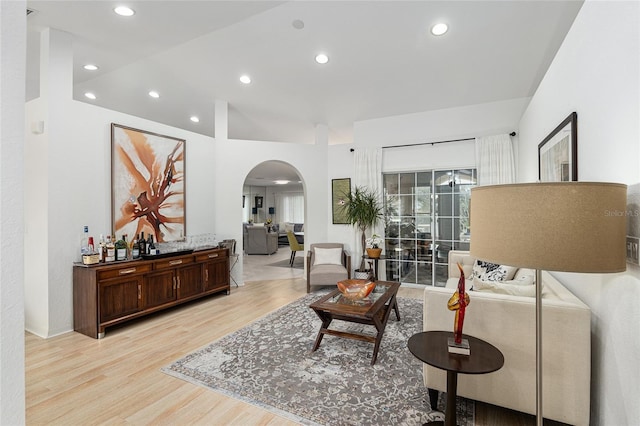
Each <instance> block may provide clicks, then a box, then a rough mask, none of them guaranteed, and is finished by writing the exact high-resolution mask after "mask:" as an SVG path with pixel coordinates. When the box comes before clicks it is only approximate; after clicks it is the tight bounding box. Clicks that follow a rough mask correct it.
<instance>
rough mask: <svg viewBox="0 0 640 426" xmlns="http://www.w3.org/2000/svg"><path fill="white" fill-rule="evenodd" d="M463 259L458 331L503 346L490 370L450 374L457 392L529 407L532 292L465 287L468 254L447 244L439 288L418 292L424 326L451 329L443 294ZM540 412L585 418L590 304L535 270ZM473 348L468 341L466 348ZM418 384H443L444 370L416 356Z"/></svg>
mask: <svg viewBox="0 0 640 426" xmlns="http://www.w3.org/2000/svg"><path fill="white" fill-rule="evenodd" d="M458 262H459V263H460V264H461V265H463V269H464V272H465V276H466V277H468V279H467V285H466V289H467V292H468V293H469V296H470V298H471V303H470V304H469V306H468V307H467V309H466V313H465V320H464V328H463V333H464V334H469V335H471V336H474V337H478V338H480V339H483V340H486V341H487V342H489V343H491V344H492V345H494V346H496V347H497V348H498V349H500V351H502V353H503V354H504V360H505V361H504V366H503V367H502V368H501V369H500V370H498V371H496V372H494V373H490V374H482V375H466V374H460V375H459V376H458V395H459V396H463V397H466V398H470V399H474V400H477V401H483V402H487V403H489V404H494V405H498V406H501V407H506V408H510V409H513V410H517V411H521V412H525V413H530V414H535V412H536V359H535V358H536V356H535V354H536V350H535V347H536V342H535V321H536V318H535V317H536V315H535V297H526V296H512V295H506V294H496V293H490V292H485V291H472V290H470V288H471V286H472V281H471V279H470V278H471V277H472V270H473V264H474V263H475V259H474V258H472V257H471V256H470V254H469V252H463V251H450V252H449V279H448V281H447V284H446V288H442V287H432V286H428V287H426V288H425V292H424V331H430V330H453V321H454V313H453V312H451V311H449V310H448V309H447V301H448V300H449V297H451V295H452V294H453V292H454V291H455V289H456V288H457V285H458V279H459V276H460V273H459V271H458V268H457V266H456V263H458ZM542 282H543V287H542V300H543V302H542V335H543V340H542V350H543V387H542V389H543V413H544V417H545V418H548V419H553V420H557V421H560V422H564V423H569V424H574V425H588V424H589V410H590V385H591V383H590V377H591V331H590V330H591V329H590V322H591V311H590V309H589V307H588V306H586V305H585V304H584V303H582V302H581V301H580V300H579V299H578V298H577V297H575V296H574V295H573V294H572V293H570V292H569V291H568V290H567V289H566V288H565V287H563V286H562V285H561V284H560V283H559V282H558V281H557V280H556V279H554V278H553V277H552V276H551V275H550V274H548V273H546V272H543V274H542ZM471 350H472V351H473V348H472V349H471ZM423 373H424V384H425V386H426V387H428V388H430V389H435V390H438V391H441V392H446V384H447V380H446V372H445V371H443V370H439V369H437V368H434V367H431V366H428V365H426V364H424V371H423Z"/></svg>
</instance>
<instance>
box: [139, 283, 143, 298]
mask: <svg viewBox="0 0 640 426" xmlns="http://www.w3.org/2000/svg"><path fill="white" fill-rule="evenodd" d="M140 299H142V286H141V285H140V284H138V300H140Z"/></svg>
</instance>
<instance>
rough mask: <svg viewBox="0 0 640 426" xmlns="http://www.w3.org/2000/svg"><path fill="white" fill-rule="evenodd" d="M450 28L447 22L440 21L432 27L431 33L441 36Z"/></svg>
mask: <svg viewBox="0 0 640 426" xmlns="http://www.w3.org/2000/svg"><path fill="white" fill-rule="evenodd" d="M448 30H449V26H448V25H447V24H443V23H439V24H435V25H434V26H433V27H431V34H433V35H435V36H440V35H442V34H444V33H446V32H447V31H448Z"/></svg>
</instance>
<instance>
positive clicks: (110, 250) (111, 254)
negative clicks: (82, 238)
mask: <svg viewBox="0 0 640 426" xmlns="http://www.w3.org/2000/svg"><path fill="white" fill-rule="evenodd" d="M105 247H106V251H107V254H106V256H105V257H104V261H105V262H114V261H115V260H116V246H115V244H113V240H112V239H111V235H107V242H106V245H105Z"/></svg>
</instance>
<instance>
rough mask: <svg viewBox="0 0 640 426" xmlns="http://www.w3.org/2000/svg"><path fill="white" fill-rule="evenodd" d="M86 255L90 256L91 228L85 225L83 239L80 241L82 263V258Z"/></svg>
mask: <svg viewBox="0 0 640 426" xmlns="http://www.w3.org/2000/svg"><path fill="white" fill-rule="evenodd" d="M85 254H90V252H89V227H88V226H87V225H84V226H83V227H82V238H81V239H80V261H82V256H84V255H85Z"/></svg>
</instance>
